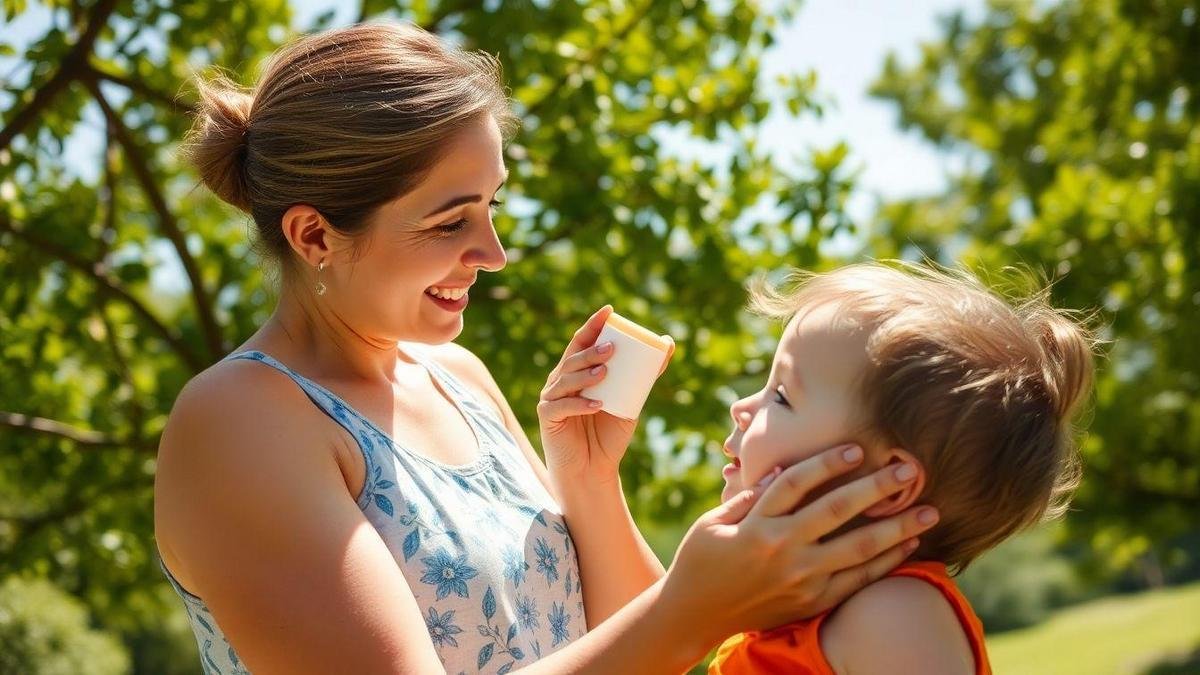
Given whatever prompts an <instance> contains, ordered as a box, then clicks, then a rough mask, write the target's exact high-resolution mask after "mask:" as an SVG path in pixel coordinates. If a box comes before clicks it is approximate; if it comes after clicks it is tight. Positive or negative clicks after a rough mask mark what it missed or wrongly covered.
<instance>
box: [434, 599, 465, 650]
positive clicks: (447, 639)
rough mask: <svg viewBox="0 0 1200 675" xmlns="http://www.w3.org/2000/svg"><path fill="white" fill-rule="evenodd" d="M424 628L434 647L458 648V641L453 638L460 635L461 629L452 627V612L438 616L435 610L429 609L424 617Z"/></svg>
mask: <svg viewBox="0 0 1200 675" xmlns="http://www.w3.org/2000/svg"><path fill="white" fill-rule="evenodd" d="M425 628H427V629H429V637H430V639H431V640H433V646H434V647H441V646H442V645H450V646H451V647H457V646H458V640H455V639H454V636H455V635H458V634H459V633H461V632H462V629H461V628H459V627H458V626H456V625H454V610H450V611H448V612H446V613H445V614H441V615H439V614H438V611H437V610H436V609H434V608H433V607H430V608H429V616H427V617H425Z"/></svg>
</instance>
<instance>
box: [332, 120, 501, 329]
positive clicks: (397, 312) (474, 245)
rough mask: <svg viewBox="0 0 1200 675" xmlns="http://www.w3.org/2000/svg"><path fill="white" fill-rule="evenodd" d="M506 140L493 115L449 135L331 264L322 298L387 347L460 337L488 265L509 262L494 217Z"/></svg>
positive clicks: (493, 268)
mask: <svg viewBox="0 0 1200 675" xmlns="http://www.w3.org/2000/svg"><path fill="white" fill-rule="evenodd" d="M501 145H502V144H501V137H500V130H499V128H498V127H497V125H496V122H495V121H494V120H493V119H492V118H491V116H485V117H484V118H482V119H480V121H479V122H477V123H475V124H473V125H471V126H470V127H468V128H466V129H464V130H463V131H462V132H461V133H460V134H459V135H458V136H457V137H456V138H455V139H454V140H453V141H452V142H451V143H450V145H449V147H447V148H446V150H445V152H444V154H443V155H442V158H441V160H440V161H439V162H438V163H437V164H436V165H434V167H433V169H432V170H431V171H430V173H429V175H428V176H427V177H426V178H425V180H424V181H423V182H422V183H421V184H420V185H419V186H418V187H417V188H416V189H414V190H413V191H411V192H409V193H408V194H406V195H404V196H403V197H400V198H398V199H396V200H394V201H391V202H388V203H386V204H384V205H383V206H382V207H380V208H379V209H378V210H377V211H376V212H375V214H374V215H373V216H372V218H371V222H370V223H369V225H368V232H369V234H367V235H365V237H366V239H364V240H361V241H359V242H356V243H355V244H354V245H353V248H350V247H348V250H346V251H345V252H344V253H343V256H342V257H341V258H336V257H335V261H337V260H340V262H334V264H332V265H331V266H330V267H327V268H326V270H325V272H324V274H326V275H330V274H331V273H333V274H334V275H336V276H334V277H333V281H334V283H329V292H328V293H327V294H326V295H325V296H323V298H322V299H321V300H325V299H328V300H327V301H328V302H331V303H333V304H334V307H335V311H336V313H337V314H338V315H339V317H338V318H339V319H340V320H341V321H343V322H344V323H346V324H347V325H348V326H350V327H352V330H354V331H355V332H358V333H360V335H363V336H364V337H366V338H367V339H369V340H370V341H372V342H377V343H379V344H380V345H381V346H385V347H386V346H388V344H389V343H394V342H396V341H401V340H402V341H409V342H423V343H428V344H439V343H443V342H448V341H450V340H453V339H454V338H455V337H457V336H458V334H459V333H460V332H461V331H462V326H463V311H464V310H465V309H466V306H467V303H468V300H469V293H468V291H469V289H470V288H471V286H472V284H474V283H475V280H476V278H477V277H478V275H479V272H480V271H487V272H495V271H497V270H500V269H502V268H503V267H504V264H505V255H504V248H503V247H502V246H501V245H500V240H499V238H498V237H497V235H496V230H495V228H494V227H493V225H492V207H493V206H494V200H495V196H496V192H497V191H498V190H499V189H500V187H501V185H502V184H503V183H504V180H505V178H506V177H507V172H506V171H505V168H504V161H503V155H502V154H501V151H502V147H501ZM439 296H440V297H439Z"/></svg>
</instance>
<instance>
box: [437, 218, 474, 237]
mask: <svg viewBox="0 0 1200 675" xmlns="http://www.w3.org/2000/svg"><path fill="white" fill-rule="evenodd" d="M466 226H467V219H466V218H459V219H458V220H456V221H454V222H453V223H447V224H446V225H439V226H437V227H435V228H433V229H435V230H437V231H438V232H440V233H442V234H454V233H455V232H458V231H459V230H461V229H463V228H464V227H466Z"/></svg>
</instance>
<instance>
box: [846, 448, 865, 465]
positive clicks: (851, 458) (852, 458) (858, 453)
mask: <svg viewBox="0 0 1200 675" xmlns="http://www.w3.org/2000/svg"><path fill="white" fill-rule="evenodd" d="M842 459H844V460H846V462H847V463H848V464H853V463H855V462H857V461H858V460H860V459H862V448H860V447H858V446H857V445H851V446H850V447H848V448H846V449H845V450H843V451H842Z"/></svg>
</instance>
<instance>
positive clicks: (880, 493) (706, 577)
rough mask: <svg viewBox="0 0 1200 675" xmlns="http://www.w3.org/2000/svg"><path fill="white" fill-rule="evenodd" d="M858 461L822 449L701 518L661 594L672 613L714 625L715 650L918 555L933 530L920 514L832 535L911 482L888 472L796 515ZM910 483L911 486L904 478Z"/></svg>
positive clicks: (929, 513) (928, 513)
mask: <svg viewBox="0 0 1200 675" xmlns="http://www.w3.org/2000/svg"><path fill="white" fill-rule="evenodd" d="M861 462H862V451H861V450H860V449H859V448H857V447H856V446H842V447H839V448H834V449H832V450H827V451H825V452H823V453H821V454H819V455H816V456H814V457H811V458H809V459H807V460H805V461H803V462H800V463H799V464H796V465H794V466H792V467H790V468H788V469H787V470H786V471H783V472H782V473H778V469H777V470H776V473H773V474H771V476H777V478H775V479H774V481H773V482H771V483H770V485H769V486H767V487H765V488H764V487H762V486H761V485H760V486H758V487H755V488H754V489H753V490H746V491H744V492H742V493H740V494H738V495H737V496H735V497H733V498H732V499H730V500H729V501H728V502H726V503H725V504H722V505H721V506H719V507H717V508H715V509H713V510H711V511H709V512H707V513H705V514H704V515H703V516H701V517H700V518H699V519H698V520H697V521H696V523H695V524H694V525H693V526H692V528H691V529H690V530H689V531H688V533H687V535H686V536H685V537H684V539H683V542H682V543H681V544H680V546H679V551H678V553H677V554H676V557H675V561H674V563H673V564H672V566H671V569H670V570H669V571H668V573H667V577H666V579H665V580H664V586H663V598H662V599H663V601H664V602H666V603H669V604H670V605H671V607H672V613H674V612H680V613H683V614H682V615H683V616H698V617H707V618H710V619H714V618H715V617H719V618H715V620H713V621H708V622H706V624H707V625H706V626H705V628H706V629H709V630H712V631H715V632H714V633H712V634H710V635H708V636H706V637H708V638H710V639H711V640H712V641H713V642H716V641H719V640H720V639H722V638H724V637H726V636H728V635H731V634H733V633H736V632H740V631H746V630H758V629H766V628H772V627H775V626H778V625H781V624H784V623H787V622H789V621H795V620H798V619H802V618H807V617H811V616H814V615H816V614H819V613H821V612H823V611H825V610H827V609H829V608H831V607H833V606H835V605H837V604H838V603H840V602H841V601H843V600H844V599H846V598H847V597H849V596H850V595H851V594H853V593H854V592H855V591H857V590H858V589H860V588H862V587H863V586H866V585H867V584H869V583H871V582H872V581H875V580H877V579H879V578H880V577H882V576H884V575H885V574H887V573H888V572H889V571H891V570H892V569H893V568H894V567H895V566H896V565H898V564H899V563H900V562H902V561H903V560H904V559H905V558H906V557H908V555H909V554H910V553H911V552H912V551H914V550H915V549H916V547H917V540H916V539H915V537H916V536H917V535H918V534H920V533H921V532H924V531H925V530H927V529H929V528H930V527H932V526H933V525H934V523H936V522H937V510H936V509H934V508H933V507H929V506H918V507H913V508H911V509H909V510H908V511H905V512H903V513H900V514H897V515H895V516H892V517H890V518H887V519H885V520H881V521H878V522H874V523H871V524H869V525H863V526H861V527H858V528H856V529H853V530H851V531H849V532H846V533H843V534H841V535H839V536H837V537H835V538H833V539H830V540H828V541H824V542H822V541H821V539H822V537H825V536H827V535H829V534H830V533H832V532H834V531H836V530H837V529H838V528H839V527H841V526H842V525H844V524H845V523H847V522H849V521H850V520H851V519H853V518H855V517H856V516H858V515H859V514H861V513H862V512H863V511H864V510H866V509H867V508H869V507H870V506H871V505H872V504H875V503H876V502H878V501H880V500H881V499H883V498H885V497H887V496H888V495H890V494H893V493H895V492H897V491H899V490H900V489H901V488H902V487H904V485H905V484H906V483H907V482H908V481H905V480H902V479H900V478H898V477H897V476H896V471H897V469H898V468H899V467H898V466H889V467H885V468H883V469H880V470H879V471H877V472H875V473H873V474H871V475H869V476H865V477H863V478H860V479H858V480H856V481H854V482H852V483H848V484H846V485H843V486H841V487H839V488H837V489H835V490H832V491H830V492H829V493H827V494H825V495H823V496H821V497H820V498H818V499H816V500H815V501H813V502H812V503H810V504H806V505H804V506H803V507H801V508H799V509H798V510H797V509H796V506H797V505H798V504H800V503H802V502H803V501H804V498H805V496H806V495H807V494H809V493H811V492H812V491H813V490H814V489H815V488H817V487H819V486H820V485H822V484H823V483H826V482H827V481H829V480H830V479H832V478H833V477H835V476H838V475H841V474H844V473H847V472H849V471H850V470H852V469H853V468H854V467H855V466H857V465H858V464H859V463H861ZM909 480H911V479H909Z"/></svg>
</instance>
